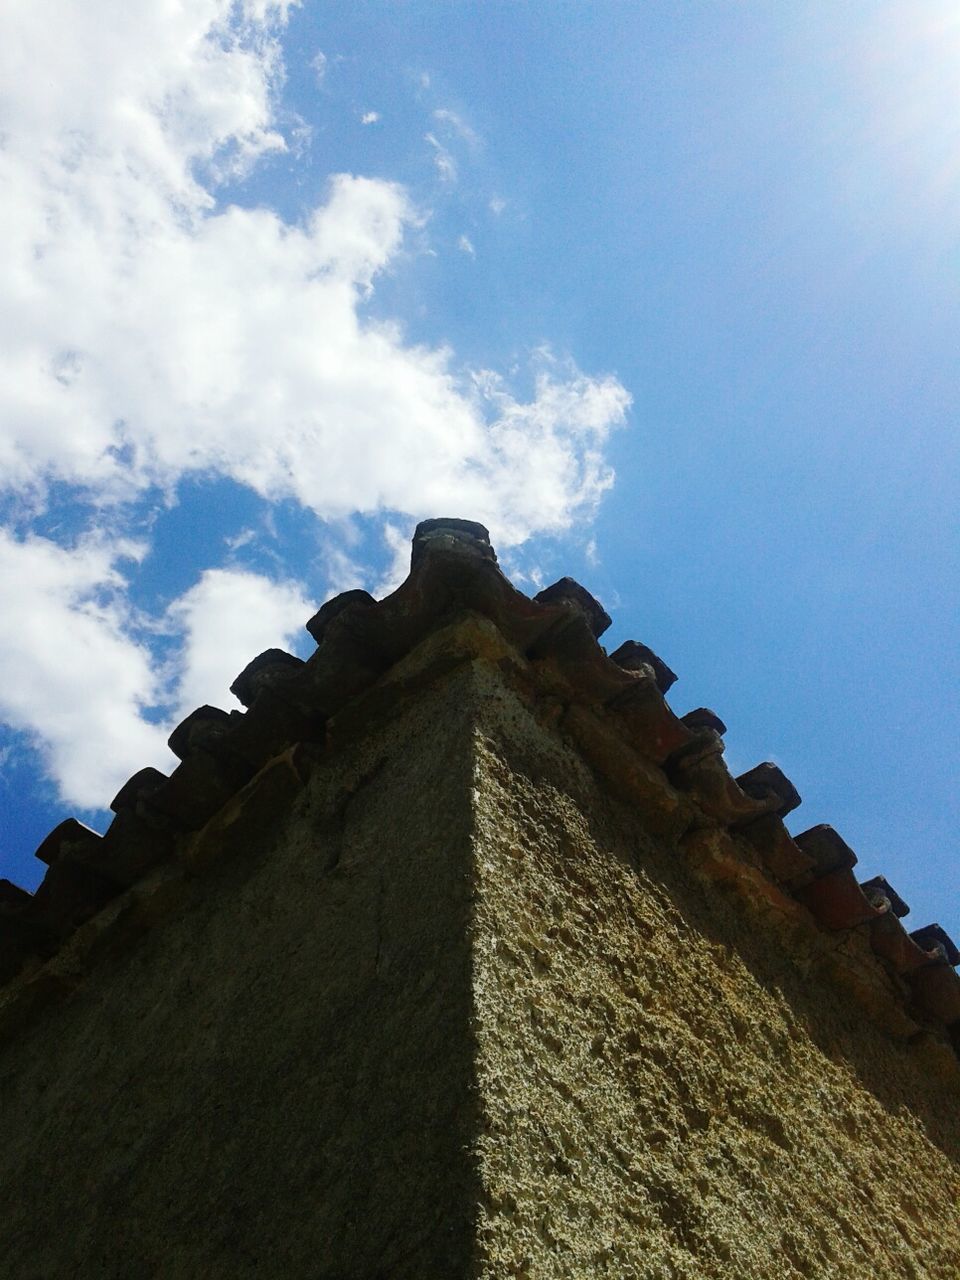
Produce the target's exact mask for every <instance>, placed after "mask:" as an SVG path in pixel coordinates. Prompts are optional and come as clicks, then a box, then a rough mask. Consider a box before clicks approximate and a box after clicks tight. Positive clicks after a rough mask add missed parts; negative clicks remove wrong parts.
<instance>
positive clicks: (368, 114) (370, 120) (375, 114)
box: [360, 111, 380, 124]
mask: <svg viewBox="0 0 960 1280" xmlns="http://www.w3.org/2000/svg"><path fill="white" fill-rule="evenodd" d="M379 119H380V112H379V111H365V112H364V113H363V115H362V116H361V117H360V123H361V124H376V123H377V121H378V120H379Z"/></svg>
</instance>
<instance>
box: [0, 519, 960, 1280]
mask: <svg viewBox="0 0 960 1280" xmlns="http://www.w3.org/2000/svg"><path fill="white" fill-rule="evenodd" d="M608 621H609V619H608V618H607V617H606V615H605V614H604V612H603V610H602V608H601V607H600V605H599V604H598V603H597V602H596V601H595V600H593V599H592V597H590V596H589V595H588V594H587V592H586V591H584V590H583V589H582V588H581V587H579V586H578V585H577V584H576V583H575V582H572V581H571V580H569V579H563V580H561V581H560V582H558V583H557V584H556V585H555V586H553V587H550V588H549V589H547V590H546V591H543V592H541V593H540V594H539V595H538V596H537V597H536V599H533V600H531V599H528V598H527V597H526V596H524V595H522V594H521V593H520V592H519V591H517V590H515V589H514V588H513V587H512V586H511V585H510V583H509V582H508V581H507V580H506V578H505V577H504V576H503V574H502V573H501V572H500V570H499V568H498V566H497V562H496V557H495V555H494V552H493V550H492V549H491V547H490V545H489V541H488V539H487V535H486V531H485V530H484V529H483V528H482V527H480V526H478V525H475V524H470V523H468V522H465V521H457V520H439V521H428V522H426V523H425V524H423V525H421V526H420V528H419V529H418V531H417V535H416V538H415V540H414V546H413V563H412V568H411V572H410V576H409V577H408V579H407V580H406V582H405V583H404V584H403V585H402V586H401V587H400V588H399V589H398V590H397V591H396V592H395V593H394V594H393V595H391V596H389V597H388V598H387V599H385V600H382V601H380V602H377V601H375V600H373V599H372V598H371V597H370V596H368V595H367V594H366V593H364V592H359V591H353V592H348V593H347V594H346V595H343V596H340V597H338V598H337V599H335V600H332V601H330V602H329V603H328V604H326V605H324V606H323V608H322V609H321V610H320V612H319V613H318V614H317V615H316V617H314V618H313V619H312V620H311V621H310V623H309V624H308V626H309V629H310V632H311V634H312V635H313V637H314V639H315V640H316V642H317V649H316V652H315V653H314V654H313V655H312V656H311V657H310V658H309V659H308V660H307V661H306V662H301V661H300V660H299V659H297V658H294V657H292V656H290V655H288V654H285V653H282V652H279V651H277V650H271V651H269V652H267V653H265V654H262V655H261V656H260V657H259V658H256V659H255V660H254V661H253V662H252V663H251V664H250V666H249V667H247V669H246V670H245V671H244V672H243V673H242V674H241V675H240V676H239V677H238V679H237V681H236V683H235V684H234V686H233V689H234V691H235V692H236V694H237V697H238V698H239V699H240V701H241V702H242V703H243V704H244V706H245V707H246V708H247V710H246V711H245V712H243V713H240V712H237V711H234V712H231V713H230V714H227V713H226V712H223V711H219V710H217V709H215V708H213V707H201V708H200V709H199V710H198V711H196V712H194V713H193V714H192V715H191V716H189V717H188V718H187V719H186V720H185V721H184V722H183V723H182V724H181V725H180V726H179V727H178V728H177V730H176V731H175V732H174V734H173V736H172V738H171V746H172V748H173V750H174V752H175V753H176V755H177V756H178V757H179V759H180V761H181V763H180V765H179V766H178V767H177V768H176V769H175V770H174V772H173V773H172V774H171V775H170V776H169V777H165V776H163V775H162V774H159V773H157V772H156V771H155V770H152V769H146V770H143V771H141V772H140V773H137V774H135V775H134V776H133V777H132V778H131V779H130V781H129V782H128V783H127V784H126V785H125V786H124V787H123V788H122V790H121V791H120V793H119V794H118V795H117V797H116V798H115V800H114V801H113V805H112V808H113V810H114V813H115V815H116V816H115V817H114V819H113V822H112V823H111V825H110V827H109V830H108V831H107V832H106V834H105V835H104V836H103V837H100V836H98V835H96V834H95V833H93V832H90V831H89V830H87V829H86V828H84V827H82V826H81V825H80V824H79V823H77V822H75V821H73V820H68V821H66V822H64V823H62V824H61V825H60V826H59V827H57V828H56V829H55V830H54V831H53V832H52V833H51V834H50V836H49V837H48V838H47V839H46V840H45V841H44V842H43V844H42V845H41V847H40V848H39V850H38V851H37V852H38V857H40V858H41V859H42V860H43V861H44V862H45V863H47V864H48V870H47V873H46V877H45V879H44V881H43V884H42V885H41V886H40V888H39V889H38V890H37V892H36V894H34V895H32V896H31V895H28V894H25V893H23V892H22V891H21V890H19V889H17V888H15V887H14V886H13V885H11V884H10V883H8V882H3V883H2V906H0V910H2V921H0V928H2V932H0V966H2V968H0V978H2V980H3V986H2V988H0V1114H2V1134H0V1164H2V1189H0V1237H2V1241H0V1243H2V1248H0V1259H2V1262H0V1273H2V1276H3V1277H4V1278H5V1280H28V1278H29V1280H61V1278H68V1277H79V1278H80V1280H87V1278H88V1277H89V1278H99V1277H110V1278H116V1280H140V1278H141V1277H143V1278H144V1280H147V1278H148V1277H149V1278H155V1280H167V1278H170V1280H179V1278H180V1277H191V1278H192V1277H197V1278H198V1280H199V1278H201V1277H203V1278H207V1277H213V1278H215V1280H219V1278H221V1277H222V1278H224V1280H240V1278H245V1277H274V1276H276V1277H293V1278H295V1280H299V1278H301V1277H302V1278H304V1280H393V1278H395V1277H396V1278H397V1280H402V1278H404V1277H410V1278H416V1280H461V1278H464V1280H465V1278H466V1277H484V1278H486V1280H497V1278H499V1277H526V1278H528V1280H560V1278H561V1277H564V1278H565V1277H590V1278H592V1277H602V1276H607V1277H614V1278H615V1280H627V1278H629V1277H633V1278H635V1280H640V1278H642V1280H667V1278H684V1280H700V1278H702V1277H724V1278H729V1280H771V1278H773V1280H793V1278H794V1277H816V1278H817V1280H822V1278H824V1277H840V1276H843V1277H863V1278H871V1280H872V1278H873V1277H883V1278H884V1280H888V1278H890V1277H898V1278H899V1277H912V1278H913V1280H925V1278H926V1277H931V1278H932V1277H936V1278H937V1280H950V1278H951V1277H958V1276H960V1223H958V1218H957V1206H958V1203H960V1109H958V1100H960V1062H958V1058H957V1053H956V1050H957V1047H958V1044H960V1034H958V1029H960V978H958V975H957V973H956V971H955V969H954V967H953V966H954V964H955V963H956V961H957V960H958V955H957V951H956V949H955V947H954V945H953V943H952V942H951V941H950V939H949V938H948V937H947V936H946V935H945V934H944V932H943V931H942V930H941V929H940V928H939V927H938V926H936V925H931V926H929V927H927V928H923V929H920V930H918V931H916V932H913V933H910V932H908V931H907V929H906V928H905V927H904V925H903V924H902V923H901V917H902V916H903V915H904V914H905V912H906V906H905V904H904V903H903V901H902V900H901V899H900V898H899V897H898V895H897V893H896V892H895V891H894V889H893V888H891V886H890V885H888V884H887V883H886V882H885V881H884V880H883V879H879V878H878V879H874V880H872V881H870V882H868V883H866V884H859V883H858V881H857V876H856V870H855V865H854V864H855V863H856V857H855V855H854V853H853V852H852V851H851V850H850V848H849V847H848V846H847V845H846V844H845V843H844V841H843V839H842V838H841V836H840V835H838V834H837V832H836V831H834V830H833V829H832V828H831V827H828V826H819V827H814V828H813V829H811V830H808V831H804V832H802V834H795V835H790V834H789V833H788V830H787V827H786V826H785V824H784V818H785V817H786V816H787V814H789V813H790V811H791V810H793V809H794V808H796V806H797V805H798V804H799V803H800V799H799V796H798V795H797V793H796V791H795V790H794V788H793V786H792V785H791V783H790V782H789V781H788V780H787V778H786V777H785V776H784V775H783V774H782V773H781V772H780V771H779V770H778V769H777V768H776V767H774V766H773V765H770V764H761V765H758V766H757V767H756V768H755V769H752V770H751V771H750V772H749V773H747V774H745V775H744V776H742V777H740V778H737V779H734V778H732V777H731V776H730V774H729V773H728V772H727V770H726V767H725V765H724V761H723V754H722V753H723V738H722V735H723V733H724V726H723V724H722V723H721V721H720V719H719V718H718V716H717V715H715V714H714V713H713V712H711V711H707V710H704V709H700V710H696V711H691V712H689V713H688V714H686V715H683V716H678V715H676V714H675V713H674V712H673V711H672V710H671V709H670V707H669V706H668V705H667V702H666V701H665V700H664V693H665V692H666V690H667V688H668V686H669V685H670V683H671V682H672V681H673V678H674V677H673V675H672V673H671V672H670V670H669V668H668V667H667V666H666V665H665V664H664V663H663V662H662V661H661V660H660V659H659V658H658V657H656V655H654V654H653V653H651V652H650V650H648V649H646V648H645V647H644V646H643V645H641V644H637V643H628V644H625V645H623V646H621V648H619V649H618V650H617V651H616V652H615V653H613V654H612V655H610V656H608V655H607V654H606V653H605V652H604V650H603V649H602V648H601V646H600V644H599V643H598V637H599V636H600V635H601V634H602V632H603V630H604V628H605V626H606V625H607V623H608ZM772 728H773V729H775V726H772ZM791 821H792V820H791ZM900 888H901V889H903V890H904V891H905V892H906V887H905V886H900Z"/></svg>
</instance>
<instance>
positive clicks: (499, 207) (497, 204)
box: [490, 196, 507, 218]
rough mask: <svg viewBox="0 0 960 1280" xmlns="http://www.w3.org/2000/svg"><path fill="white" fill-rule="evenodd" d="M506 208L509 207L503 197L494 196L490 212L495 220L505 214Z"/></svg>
mask: <svg viewBox="0 0 960 1280" xmlns="http://www.w3.org/2000/svg"><path fill="white" fill-rule="evenodd" d="M506 207H507V202H506V200H504V199H502V197H500V196H494V197H493V198H492V200H491V201H490V212H491V213H492V214H493V216H494V217H495V218H499V217H500V215H501V213H503V211H504V209H505V208H506Z"/></svg>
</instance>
